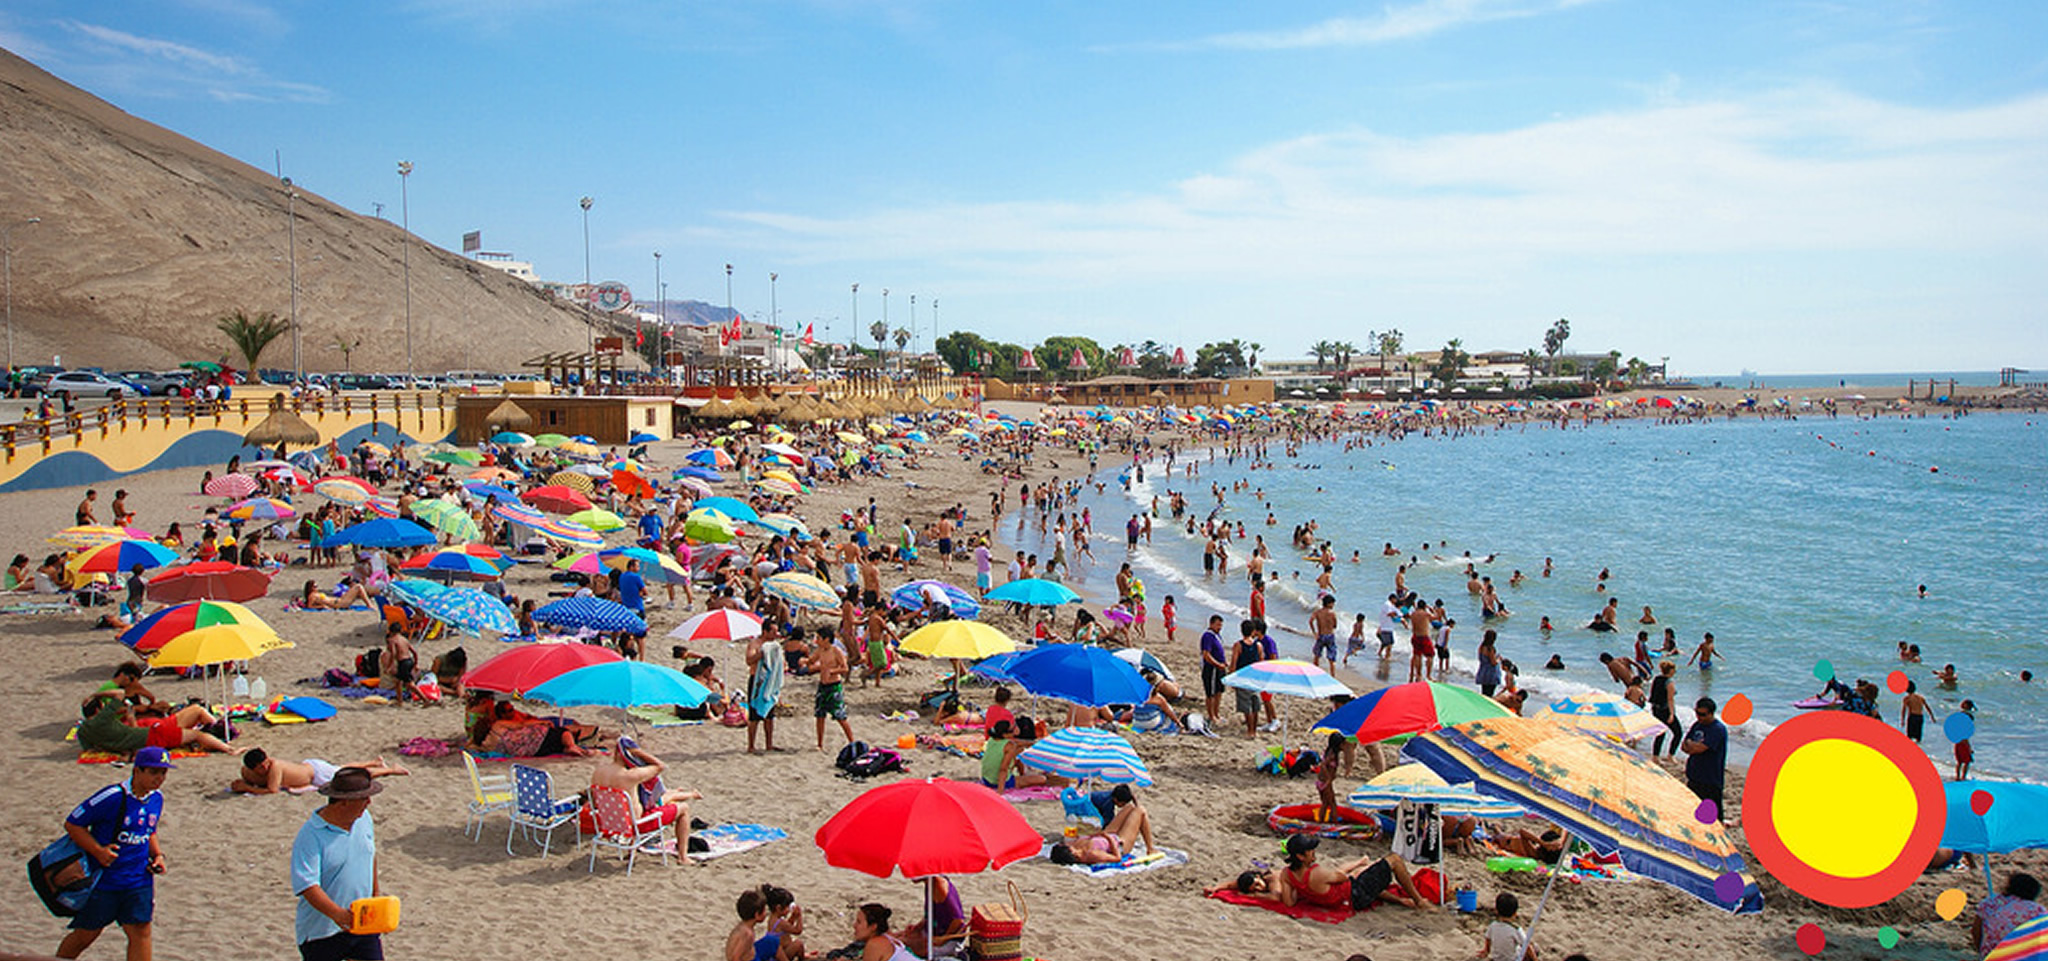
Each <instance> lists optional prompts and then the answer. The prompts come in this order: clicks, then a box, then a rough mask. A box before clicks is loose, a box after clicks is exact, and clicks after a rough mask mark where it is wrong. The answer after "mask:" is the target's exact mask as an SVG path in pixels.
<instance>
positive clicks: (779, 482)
mask: <svg viewBox="0 0 2048 961" xmlns="http://www.w3.org/2000/svg"><path fill="white" fill-rule="evenodd" d="M754 489H755V490H757V491H760V492H762V493H764V494H789V495H796V494H802V493H804V487H803V485H802V484H799V483H797V482H795V481H792V480H788V479H785V478H781V477H763V478H761V479H760V480H759V481H756V482H755V483H754Z"/></svg>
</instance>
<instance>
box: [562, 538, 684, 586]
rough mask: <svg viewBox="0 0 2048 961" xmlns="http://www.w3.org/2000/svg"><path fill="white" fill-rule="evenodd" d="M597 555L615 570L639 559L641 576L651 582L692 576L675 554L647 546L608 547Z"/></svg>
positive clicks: (666, 581) (621, 569) (681, 580)
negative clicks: (664, 552)
mask: <svg viewBox="0 0 2048 961" xmlns="http://www.w3.org/2000/svg"><path fill="white" fill-rule="evenodd" d="M578 556H582V555H578ZM595 557H596V559H597V562H598V563H599V564H602V565H603V566H605V567H609V568H611V569H612V570H615V571H623V570H625V569H626V562H627V561H639V562H640V576H642V577H645V578H647V582H648V583H650V584H670V583H674V584H680V583H682V582H683V581H684V580H685V579H686V578H688V577H689V576H690V572H689V571H687V570H684V569H683V565H682V564H680V563H678V562H677V561H676V559H675V558H674V557H673V556H671V555H668V554H663V553H660V552H657V551H650V550H648V549H647V548H645V547H607V548H605V549H604V550H601V551H598V552H597V553H596V555H595ZM571 570H582V571H583V573H586V574H589V573H594V570H583V569H582V568H581V567H575V568H571Z"/></svg>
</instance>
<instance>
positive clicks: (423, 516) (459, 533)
mask: <svg viewBox="0 0 2048 961" xmlns="http://www.w3.org/2000/svg"><path fill="white" fill-rule="evenodd" d="M412 516H413V517H414V518H416V519H418V520H419V522H420V523H422V524H425V525H427V526H428V527H431V528H433V529H435V530H437V531H440V532H441V533H443V534H447V535H448V536H450V537H454V538H457V539H459V540H465V541H476V540H481V539H482V538H483V536H484V535H483V531H481V530H479V529H477V526H476V521H475V519H473V518H471V517H470V516H469V512H468V511H465V510H463V509H462V507H461V505H458V504H455V503H452V502H450V501H444V500H440V499H438V498H435V499H429V500H419V501H413V502H412Z"/></svg>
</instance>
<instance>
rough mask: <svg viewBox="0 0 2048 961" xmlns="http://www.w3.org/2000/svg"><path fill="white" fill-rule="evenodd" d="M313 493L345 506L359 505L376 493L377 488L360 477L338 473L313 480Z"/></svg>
mask: <svg viewBox="0 0 2048 961" xmlns="http://www.w3.org/2000/svg"><path fill="white" fill-rule="evenodd" d="M313 493H315V494H318V495H320V496H321V497H325V498H327V499H328V500H331V501H333V502H335V503H337V504H341V505H343V506H346V507H361V506H363V502H364V501H367V500H369V499H370V498H371V497H373V496H375V495H376V493H377V488H376V487H374V486H372V485H371V484H370V482H369V481H366V480H363V479H361V478H358V477H349V476H346V475H340V476H335V477H322V478H320V479H319V480H317V481H314V482H313Z"/></svg>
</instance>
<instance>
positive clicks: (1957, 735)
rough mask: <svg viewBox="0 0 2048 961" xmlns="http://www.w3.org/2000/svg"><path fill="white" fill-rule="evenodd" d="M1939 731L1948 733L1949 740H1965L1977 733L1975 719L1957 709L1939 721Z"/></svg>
mask: <svg viewBox="0 0 2048 961" xmlns="http://www.w3.org/2000/svg"><path fill="white" fill-rule="evenodd" d="M1941 733H1943V734H1946V735H1948V739H1949V740H1951V741H1967V740H1969V739H1970V738H1972V737H1975V736H1976V735H1977V721H1976V719H1975V718H1972V717H1970V716H1969V715H1968V714H1964V713H1963V712H1961V711H1957V712H1955V713H1954V714H1951V715H1949V716H1948V719H1947V720H1945V721H1942V722H1941Z"/></svg>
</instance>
